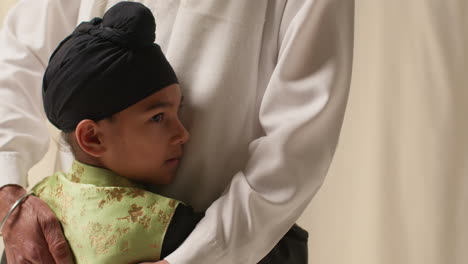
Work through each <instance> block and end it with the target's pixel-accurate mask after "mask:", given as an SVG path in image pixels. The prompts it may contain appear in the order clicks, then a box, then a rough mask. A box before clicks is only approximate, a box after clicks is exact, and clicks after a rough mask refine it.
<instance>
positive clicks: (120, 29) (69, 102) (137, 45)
mask: <svg viewBox="0 0 468 264" xmlns="http://www.w3.org/2000/svg"><path fill="white" fill-rule="evenodd" d="M155 30H156V23H155V20H154V17H153V15H152V13H151V11H150V10H149V9H148V8H146V7H145V6H144V5H142V4H140V3H136V2H119V3H117V4H116V5H114V6H113V7H112V8H110V9H109V10H108V11H107V12H106V13H105V14H104V16H103V18H102V19H101V18H93V19H92V20H91V21H89V22H83V23H81V24H80V25H79V26H78V27H77V28H76V29H75V30H74V31H73V33H72V34H71V35H70V36H68V37H66V38H65V39H64V40H63V41H62V42H61V43H60V44H59V46H58V47H57V49H56V50H55V51H54V53H53V54H52V56H51V58H50V60H49V65H48V66H47V69H46V72H45V74H44V79H43V89H42V94H43V100H44V109H45V112H46V115H47V118H48V119H49V121H50V122H51V123H52V124H53V125H55V126H56V127H57V128H59V129H61V130H63V131H64V132H71V131H73V130H74V129H75V128H76V125H77V124H78V123H79V122H80V121H81V120H83V119H92V120H95V121H99V120H101V119H104V118H107V117H110V116H112V115H113V114H115V113H117V112H120V111H122V110H124V109H125V108H127V107H129V106H131V105H133V104H135V103H137V102H138V101H140V100H142V99H144V98H145V97H147V96H149V95H151V94H153V93H155V92H157V91H159V90H160V89H162V88H164V87H166V86H168V85H171V84H174V83H178V80H177V77H176V75H175V73H174V71H173V69H172V67H171V65H170V64H169V62H168V61H167V60H166V58H165V56H164V54H163V53H162V51H161V48H160V47H159V45H157V44H155V43H154V41H155Z"/></svg>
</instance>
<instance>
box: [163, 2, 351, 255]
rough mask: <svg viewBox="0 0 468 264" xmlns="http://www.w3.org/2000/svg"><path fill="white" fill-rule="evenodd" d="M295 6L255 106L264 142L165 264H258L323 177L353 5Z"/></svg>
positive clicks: (339, 108) (337, 124)
mask: <svg viewBox="0 0 468 264" xmlns="http://www.w3.org/2000/svg"><path fill="white" fill-rule="evenodd" d="M294 2H296V1H290V2H289V3H288V4H287V6H286V9H285V12H284V15H283V20H282V25H281V29H280V38H279V41H280V49H279V54H278V61H277V65H276V68H275V70H274V72H273V74H272V76H271V80H270V82H269V84H268V86H267V88H266V90H265V93H264V96H263V99H262V102H261V107H260V112H259V122H260V124H261V126H262V128H263V130H264V136H263V137H260V138H257V139H256V140H254V141H252V142H251V144H250V146H249V161H248V164H247V166H246V167H245V169H244V170H242V171H239V172H238V173H237V174H236V175H235V176H234V177H233V179H232V181H231V183H230V185H229V186H228V188H227V189H226V191H225V192H224V193H223V195H222V196H221V197H220V198H219V199H217V200H216V201H215V202H214V203H213V204H212V205H211V206H210V207H209V208H208V210H207V212H206V216H205V217H204V219H202V221H201V222H200V223H199V224H198V226H197V227H196V228H195V230H194V231H193V232H192V234H191V235H190V236H189V237H188V238H187V239H186V240H185V242H184V243H183V244H182V245H181V246H180V247H179V248H178V249H177V250H176V251H175V252H173V253H172V254H171V255H169V256H168V257H167V258H166V260H168V261H169V262H170V263H171V264H185V263H190V264H197V263H223V264H226V263H257V262H258V261H259V260H260V259H261V258H262V257H263V256H265V255H266V254H267V253H268V252H269V251H270V250H271V249H272V248H273V247H274V245H275V244H276V243H277V242H278V241H279V240H280V238H281V237H282V236H283V235H284V234H285V233H286V232H287V230H288V229H289V228H290V227H291V226H292V225H293V224H294V222H295V221H296V220H297V219H298V217H299V216H300V215H301V213H302V212H303V210H304V209H305V208H306V206H307V205H308V203H309V202H310V200H311V199H312V198H313V197H314V195H315V194H316V192H317V191H318V189H319V188H320V186H321V184H322V182H323V180H324V178H325V175H326V174H327V171H328V168H329V166H330V163H331V160H332V157H333V154H334V152H335V148H336V145H337V142H338V136H339V133H340V129H341V125H342V121H343V116H344V111H345V107H346V103H347V98H348V92H349V86H350V78H351V68H352V52H353V26H354V24H353V22H354V2H353V1H348V0H346V1H341V0H313V1H304V4H303V5H300V6H294ZM296 3H297V2H296ZM296 5H297V4H296Z"/></svg>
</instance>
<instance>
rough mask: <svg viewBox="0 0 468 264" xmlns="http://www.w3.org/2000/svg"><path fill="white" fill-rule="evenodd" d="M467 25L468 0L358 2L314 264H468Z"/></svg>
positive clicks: (305, 221) (316, 219)
mask: <svg viewBox="0 0 468 264" xmlns="http://www.w3.org/2000/svg"><path fill="white" fill-rule="evenodd" d="M9 2H12V1H7V2H4V1H2V2H0V10H1V12H2V13H4V10H6V8H8V4H9ZM467 17H468V4H467V2H466V1H464V0H449V1H438V0H428V1H423V0H414V1H404V0H394V1H371V0H357V1H356V15H355V20H356V27H355V53H354V54H355V56H354V66H355V68H354V72H353V80H352V87H351V93H350V100H349V104H348V109H347V112H346V115H345V122H344V125H343V129H342V133H341V139H340V143H339V145H338V149H337V152H336V155H335V159H334V162H333V164H332V167H331V170H330V172H329V174H328V176H327V178H326V180H325V184H324V185H323V186H322V188H321V190H320V191H319V193H318V194H317V195H316V197H315V198H314V200H313V201H312V203H311V204H310V206H309V207H308V209H307V210H306V211H305V213H304V214H303V216H302V218H301V219H300V222H299V223H300V224H302V225H303V226H305V227H306V229H308V230H309V232H310V245H309V248H310V263H314V264H376V263H378V264H386V263H388V264H394V263H399V264H446V263H448V264H462V263H467V262H468V251H467V250H466V245H468V226H467V225H466V224H465V223H467V222H468V207H467V206H466V204H468V190H467V189H468V176H467V175H468V166H467V165H466V164H468V163H467V160H468V139H467V136H466V135H468V119H467V118H466V117H465V116H466V113H468V105H467V104H466V103H465V101H466V100H467V99H468V82H467V76H468V72H467V69H468V68H467V65H466V61H468V58H467V55H466V51H465V50H466V43H468V42H467V36H468V34H467V30H466V28H467V26H468V23H467V20H466V19H467ZM52 145H53V144H52ZM48 155H49V156H47V157H48V158H46V160H45V161H43V164H46V165H45V166H43V167H42V168H43V169H47V170H49V171H52V170H53V169H51V168H52V166H53V164H52V163H51V162H53V160H54V154H53V151H52V153H51V154H48ZM47 173H48V172H47ZM47 173H41V172H40V171H39V170H38V171H36V173H32V174H33V175H32V176H33V177H32V179H34V180H35V177H34V176H35V175H46V174H47ZM31 184H33V182H32V183H31Z"/></svg>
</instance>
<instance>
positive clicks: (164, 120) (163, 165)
mask: <svg viewBox="0 0 468 264" xmlns="http://www.w3.org/2000/svg"><path fill="white" fill-rule="evenodd" d="M181 100H182V96H181V91H180V87H179V85H177V84H173V85H170V86H167V87H165V88H163V89H162V90H160V91H158V92H156V93H154V94H152V95H150V96H148V97H147V98H145V99H143V100H142V101H140V102H138V103H136V104H134V105H132V106H130V107H129V108H127V109H125V110H123V111H121V112H119V113H117V114H115V115H114V116H113V118H112V119H111V120H102V121H99V123H100V124H99V126H100V127H101V128H102V130H101V131H102V141H103V143H104V146H105V154H104V155H103V156H102V157H101V158H102V162H103V165H104V166H105V167H107V168H108V169H110V170H112V171H114V172H116V173H118V174H120V175H122V176H124V177H127V178H129V179H132V180H135V181H137V182H143V183H150V184H167V183H170V182H171V181H172V179H173V178H174V176H175V172H176V169H177V167H178V165H179V162H180V159H181V157H182V145H183V144H184V143H185V142H187V140H188V138H189V134H188V132H187V130H186V129H185V127H184V126H183V125H182V123H181V122H180V120H179V115H178V114H179V108H180V104H181Z"/></svg>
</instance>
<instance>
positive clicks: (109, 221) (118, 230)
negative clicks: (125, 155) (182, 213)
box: [33, 161, 180, 264]
mask: <svg viewBox="0 0 468 264" xmlns="http://www.w3.org/2000/svg"><path fill="white" fill-rule="evenodd" d="M33 190H34V194H35V195H36V196H38V197H39V198H41V199H42V200H44V201H45V202H46V203H47V204H48V205H49V206H50V208H52V210H53V211H54V212H55V214H56V215H57V217H58V219H59V220H60V222H61V224H62V227H63V231H64V234H65V236H66V238H67V240H68V242H69V244H70V247H71V250H72V252H73V254H74V257H75V263H77V264H87V263H138V262H142V261H157V260H159V259H160V254H161V248H162V243H163V240H164V235H165V233H166V230H167V228H168V226H169V223H170V221H171V219H172V216H173V215H174V212H175V209H176V207H177V206H178V204H179V203H180V202H179V201H176V200H174V199H170V198H167V197H163V196H160V195H157V194H155V193H151V192H148V191H145V190H144V189H143V188H142V186H141V185H138V184H136V183H133V182H131V181H130V180H128V179H126V178H124V177H122V176H119V175H117V174H115V173H114V172H112V171H110V170H106V169H102V168H97V167H93V166H89V165H85V164H82V163H80V162H77V161H75V162H74V163H73V166H72V169H71V171H70V173H68V174H65V173H60V172H59V173H56V174H54V175H53V176H50V177H47V178H45V179H44V180H43V181H41V182H40V183H38V184H37V185H36V186H34V188H33Z"/></svg>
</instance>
